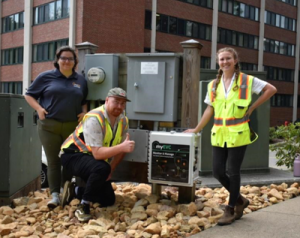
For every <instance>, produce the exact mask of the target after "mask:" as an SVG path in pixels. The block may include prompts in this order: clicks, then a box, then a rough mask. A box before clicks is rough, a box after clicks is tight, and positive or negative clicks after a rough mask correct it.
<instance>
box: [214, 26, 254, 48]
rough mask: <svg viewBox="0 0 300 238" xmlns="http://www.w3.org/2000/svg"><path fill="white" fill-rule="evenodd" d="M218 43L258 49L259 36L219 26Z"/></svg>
mask: <svg viewBox="0 0 300 238" xmlns="http://www.w3.org/2000/svg"><path fill="white" fill-rule="evenodd" d="M218 43H222V44H227V45H235V46H240V47H245V48H249V49H255V50H257V49H258V36H254V35H249V34H245V33H241V32H237V31H232V30H227V29H223V28H218Z"/></svg>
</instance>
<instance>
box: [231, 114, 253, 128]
mask: <svg viewBox="0 0 300 238" xmlns="http://www.w3.org/2000/svg"><path fill="white" fill-rule="evenodd" d="M248 121H249V117H248V116H245V117H243V118H240V119H237V118H232V119H226V126H235V125H238V124H242V123H245V122H248Z"/></svg>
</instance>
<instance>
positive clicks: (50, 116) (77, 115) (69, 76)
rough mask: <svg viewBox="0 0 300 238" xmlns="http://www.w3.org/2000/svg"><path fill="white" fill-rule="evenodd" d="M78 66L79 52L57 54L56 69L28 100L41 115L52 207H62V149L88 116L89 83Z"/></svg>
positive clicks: (43, 77) (33, 89) (40, 81)
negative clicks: (60, 195) (78, 70)
mask: <svg viewBox="0 0 300 238" xmlns="http://www.w3.org/2000/svg"><path fill="white" fill-rule="evenodd" d="M77 63H78V59H77V55H76V53H75V50H74V49H72V48H71V47H69V46H62V47H60V48H59V49H58V50H57V51H56V55H55V60H54V66H55V68H56V69H54V70H49V71H46V72H43V73H41V74H40V75H38V76H37V78H36V79H35V80H34V81H33V83H32V84H31V86H30V87H29V88H28V90H27V92H26V95H25V99H26V101H27V102H28V104H29V105H30V106H31V107H32V108H33V109H35V110H36V111H37V113H38V116H39V120H38V132H39V137H40V140H41V142H42V145H43V147H44V150H45V153H46V156H47V161H48V173H47V174H48V182H49V187H50V192H51V194H52V200H51V201H49V202H48V207H50V208H54V207H56V206H58V205H59V204H60V200H59V192H60V187H61V161H60V158H59V157H58V154H59V151H60V146H61V144H62V143H63V142H64V141H65V139H66V138H67V137H68V136H69V135H70V134H71V133H72V132H73V131H74V130H75V127H76V126H77V124H78V122H80V121H81V120H82V118H83V116H84V115H85V113H86V112H87V104H86V101H85V99H86V96H87V92H88V89H87V83H86V80H85V78H84V77H83V76H82V75H79V74H77V73H76V72H75V68H76V65H77Z"/></svg>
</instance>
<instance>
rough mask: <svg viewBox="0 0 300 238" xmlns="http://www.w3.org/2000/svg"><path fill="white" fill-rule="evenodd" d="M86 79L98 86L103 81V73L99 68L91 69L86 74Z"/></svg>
mask: <svg viewBox="0 0 300 238" xmlns="http://www.w3.org/2000/svg"><path fill="white" fill-rule="evenodd" d="M87 78H88V80H89V81H90V82H92V83H97V84H100V83H102V82H103V81H104V79H105V72H104V70H103V69H102V68H100V67H92V68H90V69H89V70H88V72H87Z"/></svg>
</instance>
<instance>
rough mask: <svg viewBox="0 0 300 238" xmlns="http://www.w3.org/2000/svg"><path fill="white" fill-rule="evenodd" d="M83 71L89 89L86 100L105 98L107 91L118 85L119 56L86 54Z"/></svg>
mask: <svg viewBox="0 0 300 238" xmlns="http://www.w3.org/2000/svg"><path fill="white" fill-rule="evenodd" d="M84 72H85V77H86V79H87V85H88V89H89V92H88V96H87V100H105V98H106V96H107V93H108V91H109V90H110V89H111V88H114V87H117V86H118V77H119V76H118V74H119V73H118V72H119V56H118V55H115V54H87V55H85V66H84Z"/></svg>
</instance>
